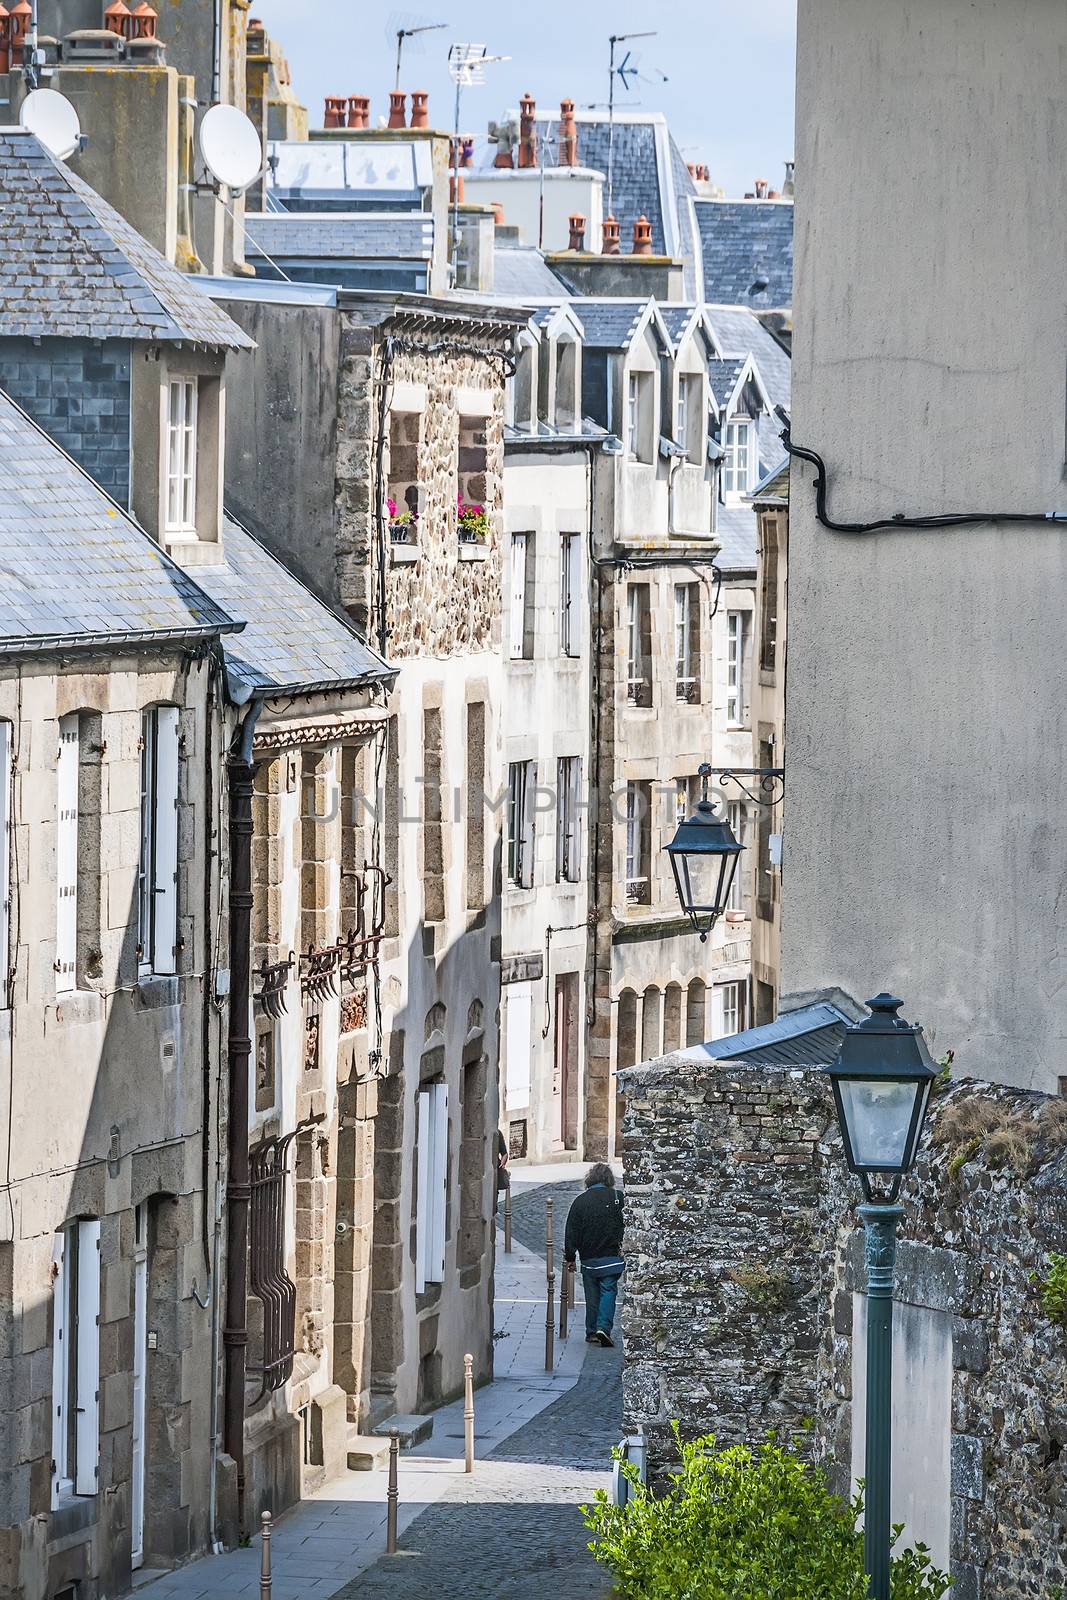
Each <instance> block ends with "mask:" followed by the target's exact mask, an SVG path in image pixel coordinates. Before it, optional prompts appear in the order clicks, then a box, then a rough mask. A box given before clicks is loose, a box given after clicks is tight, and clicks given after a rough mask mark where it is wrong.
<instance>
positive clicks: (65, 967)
mask: <svg viewBox="0 0 1067 1600" xmlns="http://www.w3.org/2000/svg"><path fill="white" fill-rule="evenodd" d="M78 763H79V742H78V714H77V712H74V713H73V714H72V715H71V716H69V717H60V719H59V752H58V756H57V760H56V959H55V973H56V993H57V994H65V993H68V992H69V991H70V990H71V989H73V988H75V987H76V985H77V963H78Z"/></svg>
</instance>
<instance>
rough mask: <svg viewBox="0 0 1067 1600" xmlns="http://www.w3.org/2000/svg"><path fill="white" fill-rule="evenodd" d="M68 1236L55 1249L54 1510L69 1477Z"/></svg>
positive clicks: (61, 1237) (59, 1239)
mask: <svg viewBox="0 0 1067 1600" xmlns="http://www.w3.org/2000/svg"><path fill="white" fill-rule="evenodd" d="M66 1242H67V1236H66V1234H64V1233H57V1234H56V1236H55V1241H54V1243H53V1246H52V1510H53V1511H54V1510H55V1509H56V1507H57V1506H58V1504H59V1494H60V1488H61V1486H62V1484H63V1482H64V1480H65V1479H66V1476H67V1339H68V1336H69V1329H68V1327H67V1261H66Z"/></svg>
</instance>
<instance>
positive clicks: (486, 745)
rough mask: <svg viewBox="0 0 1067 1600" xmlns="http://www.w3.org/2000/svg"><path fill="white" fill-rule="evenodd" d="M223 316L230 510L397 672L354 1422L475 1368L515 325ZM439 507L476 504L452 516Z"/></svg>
mask: <svg viewBox="0 0 1067 1600" xmlns="http://www.w3.org/2000/svg"><path fill="white" fill-rule="evenodd" d="M215 292H216V293H221V292H222V291H221V290H220V289H216V291H215ZM226 303H227V304H228V305H229V307H230V309H231V311H232V313H233V315H234V316H235V317H236V318H237V319H238V320H239V321H240V322H241V323H242V325H243V326H244V327H245V328H246V329H247V330H249V331H250V332H252V337H253V338H254V339H255V341H256V346H257V348H256V352H255V354H254V355H252V356H250V357H249V358H248V362H247V365H243V366H242V368H241V369H240V372H239V381H241V383H242V392H243V395H244V400H245V403H244V405H243V407H242V415H241V418H240V419H239V420H237V422H236V424H235V426H234V427H232V428H231V430H230V447H229V457H228V481H229V482H230V484H231V486H232V491H231V492H232V498H233V501H234V504H235V507H236V508H237V509H239V510H240V511H241V512H242V513H243V514H244V515H245V517H246V518H247V520H248V521H249V523H250V525H251V526H252V527H253V528H255V529H259V530H260V531H261V532H262V534H263V537H264V538H265V539H267V540H268V541H270V540H271V539H273V540H274V541H275V547H276V548H277V549H278V551H279V554H283V555H284V556H285V559H286V560H287V562H288V563H289V564H290V565H291V566H292V567H293V568H294V569H295V571H296V572H298V573H299V574H300V575H301V577H303V578H304V579H305V580H306V581H307V582H308V583H309V584H310V585H311V586H312V587H313V588H314V589H315V590H316V592H317V593H318V594H319V595H320V596H321V597H322V598H323V599H324V600H326V602H327V603H328V604H331V605H333V606H335V607H337V608H340V609H342V610H343V611H344V612H346V613H347V615H348V616H349V617H350V618H351V619H352V621H353V622H354V623H355V625H356V627H357V628H358V629H359V630H360V631H361V632H365V633H366V635H367V636H368V637H369V638H370V640H371V641H372V642H374V643H375V644H377V645H378V647H379V648H380V649H381V650H382V651H383V652H384V653H386V654H387V655H388V657H389V660H390V662H391V663H392V664H393V665H394V666H395V667H396V668H397V669H398V677H397V681H396V685H395V687H394V689H393V691H392V694H391V696H390V702H389V710H390V712H391V714H392V715H393V717H394V719H395V722H394V731H393V732H392V733H391V734H390V736H389V739H388V741H387V745H386V749H385V753H384V762H383V768H382V774H381V777H380V781H381V783H382V786H383V788H384V793H385V801H384V805H385V812H384V816H385V839H386V854H385V856H384V859H383V865H384V868H385V871H386V873H387V875H388V878H389V883H388V885H387V888H386V895H385V919H384V928H383V938H382V943H381V947H380V948H381V978H382V988H381V995H382V1009H383V1029H384V1036H383V1045H382V1049H383V1054H384V1058H385V1061H386V1063H387V1069H386V1071H385V1074H384V1076H383V1078H382V1081H381V1082H380V1083H379V1084H378V1088H377V1107H378V1110H377V1130H378V1139H379V1143H378V1148H377V1151H376V1155H375V1161H374V1218H375V1221H374V1236H373V1245H372V1252H373V1253H372V1269H371V1317H370V1342H369V1358H367V1359H369V1372H370V1378H369V1394H368V1396H367V1399H366V1404H365V1406H364V1405H362V1403H359V1402H358V1393H362V1391H363V1389H364V1388H365V1387H368V1386H366V1385H365V1384H364V1383H363V1380H362V1379H361V1384H360V1390H359V1391H358V1393H357V1394H350V1401H349V1405H350V1411H351V1412H353V1413H356V1414H358V1415H359V1420H361V1421H362V1420H364V1418H366V1419H368V1420H370V1421H372V1422H377V1421H380V1420H381V1419H382V1418H383V1417H386V1416H388V1415H389V1414H390V1413H391V1412H394V1411H398V1410H399V1411H412V1410H416V1409H422V1408H428V1407H430V1406H432V1405H434V1404H435V1403H437V1402H439V1401H440V1400H442V1399H444V1398H447V1397H448V1396H450V1395H453V1394H455V1393H457V1392H458V1390H459V1389H460V1387H461V1385H462V1377H463V1355H464V1353H465V1352H467V1351H470V1352H472V1353H473V1354H474V1356H475V1372H476V1374H477V1375H479V1376H482V1375H486V1374H488V1373H489V1372H490V1371H491V1366H492V1342H491V1318H492V1313H491V1267H492V1251H493V1232H492V1211H493V1198H494V1186H493V1174H492V1156H491V1148H490V1133H491V1131H492V1129H493V1128H494V1127H495V1126H496V1124H497V1094H496V1072H495V1063H496V1061H497V1056H498V1040H497V1028H498V1015H499V1005H500V942H499V941H500V924H499V883H500V871H501V864H500V851H501V825H502V806H503V800H502V797H501V791H502V773H501V756H500V751H501V743H500V741H501V722H500V719H501V682H502V664H501V659H500V609H501V597H500V585H501V561H500V539H501V527H502V523H501V482H502V469H503V404H504V377H505V374H506V371H507V368H508V365H509V363H510V354H511V350H512V346H513V344H514V340H515V335H516V333H517V331H518V329H519V327H520V326H521V325H522V322H523V321H524V320H525V319H524V318H521V317H519V316H518V315H516V314H509V313H507V312H506V311H504V310H502V309H501V308H499V307H493V308H488V307H487V308H482V307H480V306H478V305H477V303H474V302H467V303H463V304H459V303H456V302H443V301H434V300H433V299H432V298H426V297H413V296H403V295H401V296H395V297H390V298H387V299H376V298H375V297H374V296H373V295H371V294H364V293H359V292H351V291H336V292H335V291H325V292H321V291H314V290H293V291H291V292H290V291H287V290H286V289H285V287H284V286H282V288H281V290H279V289H278V288H277V287H275V286H267V287H262V288H260V287H251V286H250V287H249V288H248V289H247V290H243V291H241V292H240V295H239V296H238V295H237V294H235V293H232V292H231V294H230V296H229V297H228V299H227V302H226ZM253 330H254V331H253ZM292 397H296V398H297V399H298V401H299V404H298V405H296V406H295V407H294V406H293V404H292ZM264 439H269V440H271V445H272V448H271V451H270V453H269V456H268V457H265V455H264V452H263V450H262V441H263V440H264ZM324 463H325V465H324ZM461 497H462V500H463V503H464V504H465V505H470V506H475V507H479V508H481V510H479V511H478V512H475V513H469V514H468V516H467V517H466V518H461V515H460V508H459V501H460V498H461ZM390 501H392V503H393V506H394V508H395V509H394V510H393V511H390V509H389V503H390ZM405 511H407V512H408V513H409V515H408V516H407V517H406V518H403V517H402V515H401V514H402V513H403V512H405ZM472 516H473V521H472V520H471V517H472ZM272 530H273V531H272ZM282 530H284V532H283V531H282ZM457 817H458V818H459V819H460V821H459V823H457V821H456V819H457Z"/></svg>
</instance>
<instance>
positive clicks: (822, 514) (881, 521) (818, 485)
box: [774, 406, 1067, 533]
mask: <svg viewBox="0 0 1067 1600" xmlns="http://www.w3.org/2000/svg"><path fill="white" fill-rule="evenodd" d="M774 410H775V415H776V416H777V417H778V420H779V421H780V422H781V423H782V424H783V427H782V432H781V434H780V438H781V441H782V443H783V445H784V446H785V448H786V450H787V451H788V453H789V454H790V455H791V456H795V457H796V458H797V459H798V460H799V461H810V462H811V465H812V466H813V467H814V468H815V515H816V517H817V518H818V520H819V522H820V523H821V524H822V526H823V527H824V528H829V530H830V532H831V533H877V532H878V531H879V529H881V528H960V527H964V526H966V525H967V524H969V523H976V522H1053V523H1063V524H1067V511H956V512H946V513H943V514H941V515H939V516H932V517H906V516H905V515H904V513H903V512H902V511H896V512H894V513H893V515H892V516H891V517H879V518H877V519H876V520H875V521H874V522H835V521H834V519H833V517H831V516H830V513H829V511H828V510H827V505H826V501H827V493H828V491H827V484H826V462H825V461H824V460H823V458H822V456H821V455H819V454H818V452H817V451H815V450H807V449H804V448H803V447H802V446H801V445H799V444H794V443H793V441H792V439H791V438H790V434H789V416H788V413H787V412H786V411H785V409H784V407H782V406H775V408H774Z"/></svg>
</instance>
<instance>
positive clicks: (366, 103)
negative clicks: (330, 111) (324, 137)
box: [327, 94, 370, 128]
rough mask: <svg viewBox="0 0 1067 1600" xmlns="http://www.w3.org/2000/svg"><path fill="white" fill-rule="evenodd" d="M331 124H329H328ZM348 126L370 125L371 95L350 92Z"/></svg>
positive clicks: (362, 126)
mask: <svg viewBox="0 0 1067 1600" xmlns="http://www.w3.org/2000/svg"><path fill="white" fill-rule="evenodd" d="M327 126H329V124H327ZM348 126H349V127H350V128H366V127H369V126H370V95H369V94H350V95H349V97H348Z"/></svg>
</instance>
